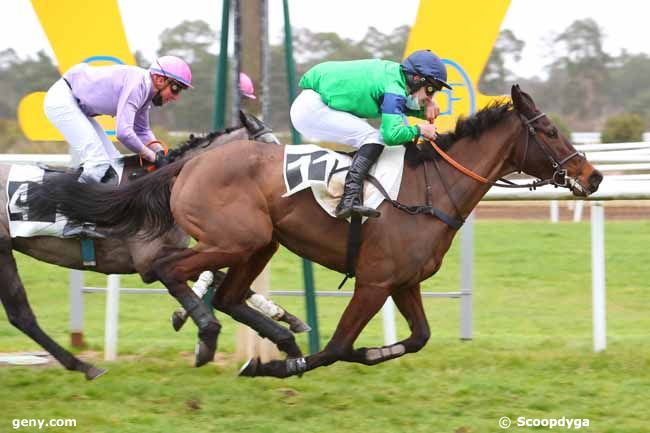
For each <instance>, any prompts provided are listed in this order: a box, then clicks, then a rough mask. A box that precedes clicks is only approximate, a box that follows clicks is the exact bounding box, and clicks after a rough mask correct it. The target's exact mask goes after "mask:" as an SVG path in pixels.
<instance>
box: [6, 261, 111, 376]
mask: <svg viewBox="0 0 650 433" xmlns="http://www.w3.org/2000/svg"><path fill="white" fill-rule="evenodd" d="M0 284H1V285H2V286H0V299H1V300H2V305H4V308H5V311H6V312H7V318H8V319H9V322H11V324H12V325H14V326H15V327H16V328H18V329H20V330H21V331H22V332H24V333H25V334H26V335H28V336H29V337H30V338H31V339H32V340H34V341H35V342H37V343H38V344H40V345H41V347H43V348H44V349H45V350H47V351H48V352H49V353H50V354H51V355H52V356H53V357H54V358H56V360H57V361H59V362H60V363H61V365H63V366H64V367H65V368H66V369H68V370H73V371H79V372H82V373H84V375H85V376H86V379H88V380H92V379H95V378H96V377H99V376H101V375H102V374H104V373H106V370H104V369H101V368H97V367H94V366H92V365H90V364H87V363H85V362H83V361H81V360H80V359H79V358H76V357H75V356H74V355H72V354H71V353H70V352H68V351H67V350H65V349H64V348H63V347H61V346H60V345H59V344H57V343H56V342H55V341H54V340H52V338H50V336H49V335H47V334H46V333H45V332H44V331H43V330H42V329H41V327H40V326H39V325H38V322H37V321H36V316H34V313H33V311H32V309H31V307H30V306H29V302H28V301H27V294H26V293H25V288H24V287H23V285H22V283H21V281H20V277H19V276H18V270H17V269H16V262H15V261H14V258H13V256H12V255H11V252H8V251H7V252H2V253H0Z"/></svg>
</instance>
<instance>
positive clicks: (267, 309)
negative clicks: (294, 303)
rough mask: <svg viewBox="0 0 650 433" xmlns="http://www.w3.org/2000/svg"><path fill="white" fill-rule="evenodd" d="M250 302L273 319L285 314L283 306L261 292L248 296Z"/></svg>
mask: <svg viewBox="0 0 650 433" xmlns="http://www.w3.org/2000/svg"><path fill="white" fill-rule="evenodd" d="M248 303H249V304H250V305H251V306H252V307H253V308H255V309H257V310H259V311H260V312H261V313H262V314H264V315H265V316H268V317H270V318H271V319H273V320H278V319H279V318H280V317H282V315H284V310H283V309H282V308H280V307H278V306H277V305H276V304H275V303H274V302H273V301H271V300H270V299H266V298H265V297H264V296H262V295H260V294H259V293H255V294H253V296H251V297H250V298H248Z"/></svg>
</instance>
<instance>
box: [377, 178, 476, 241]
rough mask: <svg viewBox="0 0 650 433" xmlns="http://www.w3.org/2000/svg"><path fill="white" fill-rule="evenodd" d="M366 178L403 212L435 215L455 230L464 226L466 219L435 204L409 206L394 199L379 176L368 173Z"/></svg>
mask: <svg viewBox="0 0 650 433" xmlns="http://www.w3.org/2000/svg"><path fill="white" fill-rule="evenodd" d="M366 179H367V180H368V182H370V183H371V184H373V185H374V186H375V188H377V189H378V190H379V192H380V193H381V195H383V196H384V198H385V199H386V200H387V201H388V202H389V203H390V204H391V205H393V207H395V208H397V209H399V210H401V211H403V212H406V213H407V214H409V215H419V214H426V215H431V216H433V217H436V218H438V219H439V220H440V221H442V222H444V223H445V224H447V225H448V226H449V227H451V228H452V229H454V230H459V229H460V228H461V227H462V226H463V223H464V221H461V220H458V219H456V218H454V217H452V216H450V215H448V214H447V213H445V212H443V211H441V210H440V209H437V208H435V207H433V206H429V205H426V206H408V205H404V204H402V203H400V202H398V201H397V200H393V199H392V198H390V197H389V196H388V193H387V192H386V190H385V189H384V187H383V186H382V185H381V183H380V182H379V181H378V180H377V178H375V177H374V176H372V175H368V177H367V178H366Z"/></svg>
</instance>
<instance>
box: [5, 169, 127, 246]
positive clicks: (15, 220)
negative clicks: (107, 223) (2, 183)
mask: <svg viewBox="0 0 650 433" xmlns="http://www.w3.org/2000/svg"><path fill="white" fill-rule="evenodd" d="M111 167H112V168H113V169H114V170H115V171H116V172H117V175H118V183H119V181H120V180H121V178H122V173H123V172H124V164H123V163H122V160H121V159H116V160H113V161H112V162H111ZM56 174H57V173H56V172H49V171H46V170H44V169H42V168H41V167H39V166H37V165H18V164H14V165H12V166H11V169H10V170H9V177H8V179H7V188H6V191H5V193H6V194H7V209H6V210H7V219H8V221H9V233H10V235H11V237H12V238H16V237H32V236H54V237H64V235H63V233H64V228H65V227H66V224H67V223H68V220H67V218H66V217H64V216H63V215H61V214H59V213H58V212H56V209H52V213H51V215H48V216H47V217H46V218H42V219H41V220H38V221H36V220H35V219H34V218H33V217H30V215H29V209H28V208H27V207H26V206H25V199H26V197H27V194H29V189H28V182H41V181H42V180H43V178H44V177H46V176H53V175H56Z"/></svg>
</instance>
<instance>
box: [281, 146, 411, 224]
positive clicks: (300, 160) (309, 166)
mask: <svg viewBox="0 0 650 433" xmlns="http://www.w3.org/2000/svg"><path fill="white" fill-rule="evenodd" d="M404 152H405V148H404V146H394V147H388V146H387V147H386V148H385V149H384V151H383V152H382V154H381V157H380V158H379V160H378V161H377V163H376V164H375V165H374V166H373V167H372V169H371V170H370V174H371V175H372V176H374V177H375V178H376V179H377V180H378V181H379V182H380V183H381V185H382V186H383V187H384V189H385V190H386V192H388V195H389V197H390V198H391V199H393V200H396V199H397V196H398V194H399V188H400V184H401V182H402V173H403V170H404ZM351 161H352V158H351V157H350V156H348V155H345V154H341V153H337V152H334V151H333V150H329V149H325V148H322V147H319V146H316V145H314V144H301V145H293V146H285V150H284V166H283V173H284V183H285V187H286V189H287V192H286V193H285V194H284V197H288V196H291V195H293V194H295V193H297V192H298V191H302V190H304V189H306V188H310V189H311V191H312V193H313V194H314V198H315V199H316V201H317V202H318V204H319V205H320V206H321V207H322V208H323V210H325V212H327V213H328V214H330V215H331V216H334V209H336V205H337V204H338V202H339V200H340V198H341V195H343V185H344V183H345V175H346V173H347V168H348V167H349V166H350V162H351ZM342 168H344V169H345V170H340V169H342ZM383 201H384V196H383V195H382V194H381V193H380V192H379V190H377V188H375V187H374V186H373V185H372V184H370V183H369V182H366V183H365V186H364V204H365V205H366V206H368V207H371V208H373V209H376V208H377V207H379V205H380V204H381V203H382V202H383Z"/></svg>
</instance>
